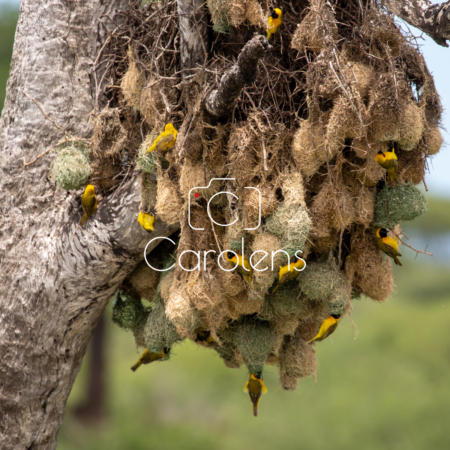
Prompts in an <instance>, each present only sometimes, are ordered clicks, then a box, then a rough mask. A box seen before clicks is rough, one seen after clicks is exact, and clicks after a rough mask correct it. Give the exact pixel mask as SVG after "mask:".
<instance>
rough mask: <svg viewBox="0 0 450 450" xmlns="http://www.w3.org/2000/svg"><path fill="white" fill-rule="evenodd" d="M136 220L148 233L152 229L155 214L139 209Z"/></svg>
mask: <svg viewBox="0 0 450 450" xmlns="http://www.w3.org/2000/svg"><path fill="white" fill-rule="evenodd" d="M137 221H138V222H139V225H140V226H141V228H142V229H143V230H145V231H147V232H148V233H151V232H152V231H154V225H155V216H154V215H153V214H150V213H146V212H142V211H139V215H138V218H137Z"/></svg>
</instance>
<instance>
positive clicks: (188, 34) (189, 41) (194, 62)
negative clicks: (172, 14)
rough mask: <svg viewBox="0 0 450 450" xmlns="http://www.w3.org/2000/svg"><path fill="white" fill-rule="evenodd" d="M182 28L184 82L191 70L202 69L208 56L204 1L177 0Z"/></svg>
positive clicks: (181, 47)
mask: <svg viewBox="0 0 450 450" xmlns="http://www.w3.org/2000/svg"><path fill="white" fill-rule="evenodd" d="M177 3H178V14H179V18H178V23H179V27H180V57H181V65H182V67H183V69H184V72H183V74H182V78H183V80H184V79H186V77H187V76H189V75H191V72H192V71H190V70H189V69H193V68H196V67H198V66H200V67H202V66H203V65H204V63H205V58H206V57H207V56H208V45H209V39H208V23H207V20H206V7H205V5H204V3H205V2H204V1H203V0H177Z"/></svg>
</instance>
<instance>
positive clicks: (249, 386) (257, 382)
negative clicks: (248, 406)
mask: <svg viewBox="0 0 450 450" xmlns="http://www.w3.org/2000/svg"><path fill="white" fill-rule="evenodd" d="M244 392H248V396H249V397H250V400H251V402H252V404H253V415H254V416H255V417H257V416H258V404H259V400H260V399H261V393H264V394H265V393H266V392H267V388H266V386H265V384H264V381H263V380H262V374H261V372H252V373H250V377H249V379H248V381H247V383H245V386H244Z"/></svg>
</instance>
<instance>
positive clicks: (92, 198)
mask: <svg viewBox="0 0 450 450" xmlns="http://www.w3.org/2000/svg"><path fill="white" fill-rule="evenodd" d="M81 206H82V207H83V211H84V216H83V217H82V218H81V220H80V225H81V226H83V225H84V224H85V223H86V222H87V221H88V219H90V218H91V217H92V216H93V215H94V213H95V211H96V210H97V197H96V195H95V188H94V186H92V184H88V185H87V186H86V189H85V190H84V193H83V195H82V196H81Z"/></svg>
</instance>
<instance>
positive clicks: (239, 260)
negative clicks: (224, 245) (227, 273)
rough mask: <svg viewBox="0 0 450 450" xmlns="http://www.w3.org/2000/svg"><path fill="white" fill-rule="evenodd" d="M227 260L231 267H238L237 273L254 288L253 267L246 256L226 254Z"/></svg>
mask: <svg viewBox="0 0 450 450" xmlns="http://www.w3.org/2000/svg"><path fill="white" fill-rule="evenodd" d="M225 258H226V259H227V261H228V262H229V263H230V266H231V267H233V268H234V267H237V271H238V272H239V273H240V274H241V275H242V276H243V277H244V278H245V279H246V280H247V282H248V284H249V285H250V287H251V286H252V273H253V270H252V266H251V265H250V263H249V262H248V259H247V258H246V257H245V256H241V255H237V256H236V255H235V254H234V253H233V252H226V253H225Z"/></svg>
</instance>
